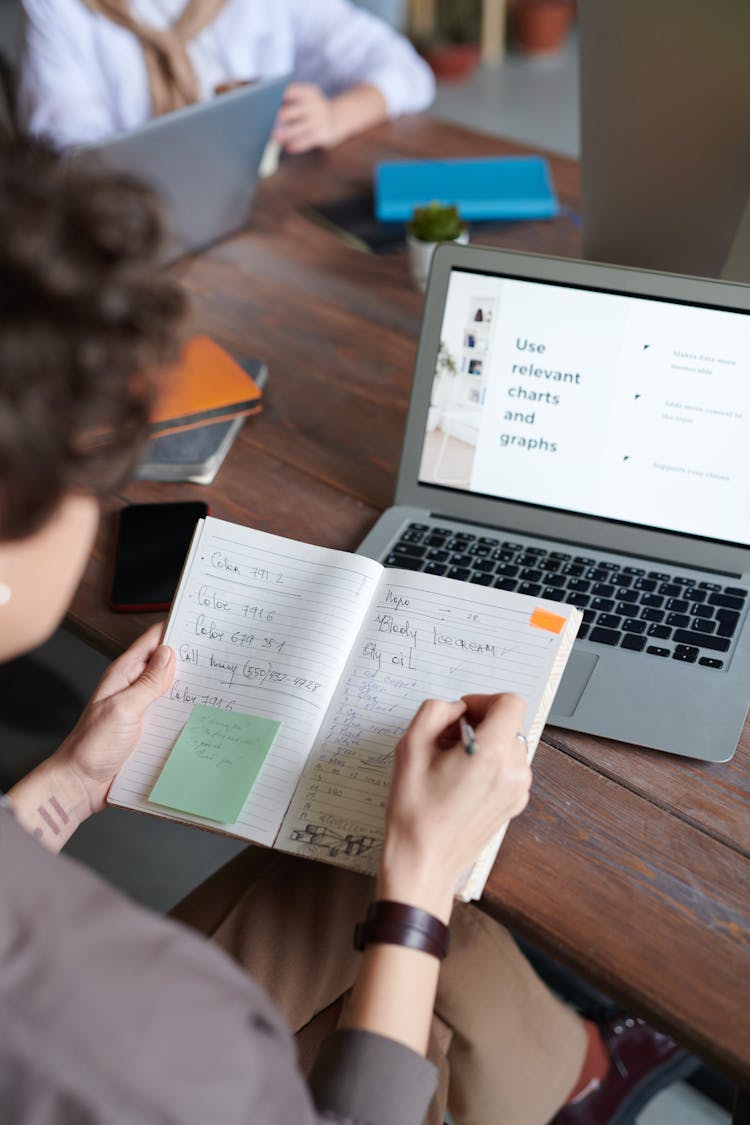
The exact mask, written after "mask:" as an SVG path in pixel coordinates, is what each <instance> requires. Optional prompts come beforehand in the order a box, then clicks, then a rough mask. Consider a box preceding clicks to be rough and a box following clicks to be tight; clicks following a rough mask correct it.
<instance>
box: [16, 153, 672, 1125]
mask: <svg viewBox="0 0 750 1125" xmlns="http://www.w3.org/2000/svg"><path fill="white" fill-rule="evenodd" d="M159 230H160V227H159V220H158V215H157V213H156V211H155V209H154V205H153V201H152V199H151V197H150V196H149V195H148V193H147V192H146V191H145V189H142V188H140V187H139V186H138V185H136V184H134V183H133V182H132V181H130V180H127V179H125V178H122V177H117V176H114V175H102V174H101V173H95V172H89V171H87V170H86V168H85V167H83V166H82V165H66V164H64V163H62V164H61V163H60V162H59V161H58V159H57V158H56V157H55V156H54V155H53V154H52V152H51V151H50V150H48V149H47V148H45V147H43V146H37V145H35V144H33V143H32V142H29V141H25V142H15V143H14V144H9V143H4V142H2V141H1V140H0V277H2V279H3V284H2V287H1V288H0V659H2V660H7V659H10V658H12V657H14V656H16V655H18V654H20V653H23V652H25V651H28V650H29V649H30V648H32V647H33V646H35V645H37V644H38V643H40V642H41V641H42V640H43V639H44V638H45V637H46V636H48V635H49V633H50V632H51V630H52V629H53V628H54V627H55V626H56V624H57V623H58V622H59V620H60V618H61V616H62V614H63V613H64V611H65V609H66V607H67V605H68V603H69V601H70V599H71V597H72V595H73V592H74V589H75V586H76V584H77V582H78V579H79V578H80V575H81V573H82V570H83V567H84V565H85V562H86V559H87V557H88V554H89V551H90V549H91V546H92V542H93V539H94V535H95V531H96V526H97V521H98V508H99V497H101V496H102V495H103V493H105V492H106V491H107V490H108V489H109V488H111V487H112V486H113V485H114V484H115V483H116V482H117V481H118V480H119V479H121V477H122V476H123V474H124V473H125V472H126V471H127V468H128V466H129V465H130V464H131V463H132V459H133V457H134V456H135V454H136V453H137V450H138V448H139V445H140V443H141V441H142V440H143V437H144V434H145V425H146V420H147V417H148V409H149V405H150V397H151V394H152V391H153V390H154V389H155V385H156V383H157V381H158V375H157V373H158V371H159V370H160V369H161V368H163V367H164V365H165V364H167V363H169V362H172V361H173V360H174V358H175V355H176V353H177V351H178V347H179V343H180V337H181V333H182V325H183V321H184V315H185V308H184V295H183V294H182V292H181V291H180V289H179V288H178V286H177V283H176V282H175V280H174V279H172V278H171V277H170V276H169V275H168V274H165V273H164V272H159V271H157V270H156V269H155V268H154V262H155V260H156V254H157V250H158V241H159ZM160 635H161V627H160V626H159V625H156V626H154V627H153V628H151V629H150V630H149V631H148V632H147V633H146V634H145V635H144V636H143V637H141V638H140V640H138V641H136V643H135V644H134V645H132V646H131V648H129V649H128V650H127V651H126V652H125V653H124V654H123V655H122V656H121V657H120V658H119V659H118V660H116V661H115V662H114V664H113V665H112V666H111V668H110V669H109V670H108V671H107V673H106V674H105V676H104V678H103V679H102V681H101V683H100V685H99V687H98V688H97V690H96V692H95V693H94V696H93V698H92V700H91V702H90V703H89V704H88V706H87V707H86V709H85V711H84V713H83V715H82V717H81V720H80V722H79V723H78V724H77V726H76V727H75V729H74V730H73V731H72V733H71V734H70V735H69V737H68V738H67V739H66V740H65V742H64V743H63V745H62V746H61V747H60V748H59V750H57V751H56V752H55V753H54V754H53V755H52V756H51V757H50V758H49V759H48V760H46V761H45V762H43V763H42V764H41V765H40V766H38V767H37V768H36V769H34V770H32V771H31V773H29V774H28V776H26V777H25V778H22V779H21V780H20V781H19V782H18V783H17V784H15V785H14V786H13V787H12V788H11V789H10V791H9V793H8V794H7V795H6V796H4V797H2V799H1V800H0V806H1V807H0V857H1V861H0V901H2V904H3V908H2V911H0V1105H2V1113H1V1114H0V1116H2V1118H3V1120H4V1121H5V1120H8V1121H13V1122H18V1123H19V1125H21V1123H22V1122H25V1121H32V1120H33V1121H44V1122H47V1123H50V1125H80V1123H81V1122H82V1121H86V1122H90V1123H92V1125H93V1123H101V1125H119V1123H123V1125H125V1123H128V1125H130V1123H132V1122H136V1121H137V1122H138V1123H139V1125H150V1123H152V1122H153V1123H154V1125H155V1123H156V1122H159V1123H161V1125H163V1123H169V1122H174V1123H175V1125H178V1123H179V1125H192V1123H193V1122H195V1123H196V1125H205V1123H206V1122H221V1123H222V1125H230V1123H232V1125H233V1123H237V1125H239V1123H241V1122H242V1123H244V1122H247V1123H248V1125H249V1123H250V1122H252V1123H253V1125H291V1123H294V1125H305V1123H310V1125H312V1123H314V1122H320V1125H323V1123H324V1122H327V1123H329V1125H333V1123H335V1122H341V1123H342V1125H344V1123H345V1122H349V1123H351V1122H354V1121H361V1122H364V1121H367V1122H369V1123H370V1125H392V1123H394V1122H399V1123H403V1125H417V1123H418V1122H420V1121H422V1120H423V1119H425V1120H427V1121H428V1122H429V1125H441V1123H442V1122H443V1120H444V1110H445V1105H446V1100H449V1101H450V1104H451V1106H452V1108H453V1111H454V1114H455V1118H456V1120H457V1121H458V1122H461V1123H462V1125H471V1123H474V1125H493V1123H494V1122H497V1121H498V1120H500V1121H503V1122H504V1123H507V1125H544V1123H545V1122H547V1121H548V1120H549V1119H550V1118H551V1117H552V1116H553V1115H554V1114H555V1113H557V1116H556V1117H555V1121H556V1122H558V1123H565V1125H570V1123H572V1122H576V1123H582V1122H584V1123H587V1125H591V1123H595V1122H596V1123H598V1122H604V1121H607V1120H609V1115H610V1113H611V1110H612V1107H613V1105H614V1106H616V1105H618V1104H621V1103H622V1102H623V1101H624V1100H625V1099H626V1098H630V1099H632V1098H633V1096H634V1095H637V1094H638V1093H639V1091H640V1090H642V1089H645V1088H646V1087H649V1088H651V1089H653V1088H656V1087H658V1086H659V1085H660V1084H661V1083H663V1082H664V1081H665V1080H666V1078H667V1076H668V1075H671V1074H673V1073H674V1072H675V1070H676V1068H678V1066H679V1065H681V1063H682V1061H683V1060H684V1052H681V1051H680V1050H679V1049H678V1048H677V1047H676V1046H675V1044H674V1043H672V1042H671V1040H669V1039H667V1038H666V1037H664V1036H659V1035H657V1034H656V1033H655V1032H653V1031H651V1030H650V1029H649V1028H647V1027H645V1026H643V1025H642V1024H639V1023H636V1022H635V1021H631V1024H630V1026H629V1027H627V1028H626V1025H625V1022H624V1021H620V1022H619V1024H615V1023H610V1024H609V1025H605V1026H604V1033H605V1037H604V1038H603V1037H602V1032H601V1031H600V1030H599V1029H598V1028H596V1027H595V1026H594V1024H590V1023H587V1022H585V1021H583V1020H581V1019H580V1018H579V1016H578V1015H577V1014H576V1013H575V1012H573V1011H572V1010H571V1009H569V1008H567V1007H566V1006H564V1005H563V1004H562V1003H560V1002H559V1001H558V1000H557V999H556V998H555V997H554V996H552V994H551V993H550V992H549V991H548V989H547V988H546V987H545V985H544V984H543V983H542V982H541V981H540V980H539V978H538V977H536V976H535V974H534V973H533V972H532V970H531V968H530V966H529V965H528V963H527V962H526V961H525V960H524V958H523V957H522V955H521V954H520V952H519V950H518V949H517V947H516V946H515V944H514V943H513V941H512V939H511V938H510V936H509V935H508V934H507V932H506V931H505V930H504V929H503V928H502V927H501V926H499V925H498V924H497V923H496V922H494V921H492V920H491V919H489V918H488V917H486V916H485V915H484V914H482V913H481V912H480V911H479V910H477V909H476V908H474V907H470V906H465V905H458V906H454V904H453V888H454V886H455V884H456V881H457V879H458V877H459V874H460V873H461V872H462V870H463V869H464V868H465V867H466V866H467V865H468V864H469V863H470V862H471V861H472V860H473V859H474V858H475V856H476V855H477V853H478V852H479V850H480V848H481V847H482V845H483V844H484V843H485V842H486V841H487V840H489V838H490V837H491V836H492V835H493V834H494V832H495V831H496V829H497V828H498V827H499V825H500V824H501V823H503V822H504V821H505V820H506V819H508V818H509V817H512V816H514V815H516V814H517V813H518V812H520V811H521V809H522V808H523V807H524V805H525V804H526V801H527V798H528V791H529V783H530V771H529V769H528V766H527V764H526V756H525V749H524V745H523V742H522V740H520V739H518V738H517V737H516V734H517V732H518V730H519V729H520V727H521V724H522V718H523V705H522V703H521V702H520V701H519V700H518V699H517V698H515V697H511V696H506V697H487V696H474V697H468V698H466V699H463V700H459V701H450V702H446V701H438V700H432V701H429V702H427V703H425V705H424V706H423V707H422V708H421V709H420V711H419V713H418V714H417V715H416V716H415V718H414V720H413V722H412V723H411V725H410V726H409V728H408V730H407V731H406V732H405V734H404V736H403V738H402V739H401V742H400V743H399V746H398V747H397V749H396V764H395V770H394V778H393V786H392V795H391V799H390V805H389V810H388V820H387V829H386V844H385V848H384V852H383V858H382V863H381V868H380V874H379V877H378V879H377V881H376V882H375V881H373V880H370V879H366V878H364V877H362V876H359V875H356V874H354V873H352V872H350V871H347V870H343V869H337V868H332V867H327V866H325V865H321V864H317V863H312V862H310V861H307V860H300V859H297V858H295V857H292V856H285V855H279V854H277V853H274V852H271V851H265V850H262V849H249V850H248V851H247V852H245V853H243V854H242V855H241V856H239V857H238V858H237V859H236V860H234V861H233V862H232V863H231V864H230V865H228V867H226V868H224V869H222V870H221V871H220V872H218V873H217V875H216V876H214V877H213V878H212V879H211V880H209V881H208V882H207V883H205V884H204V885H203V886H201V887H199V888H197V890H196V891H195V892H194V893H193V894H192V895H191V896H189V898H188V899H187V900H186V901H185V902H184V903H183V904H181V905H180V907H178V908H177V910H176V911H175V918H177V919H179V920H180V921H181V922H182V923H183V924H182V925H178V924H177V923H176V922H175V921H174V920H166V919H162V918H157V917H152V916H149V915H148V914H147V913H146V912H145V911H143V910H141V909H139V908H136V907H135V906H133V905H132V904H130V903H128V902H127V901H126V900H125V899H123V898H122V897H120V896H119V895H118V894H116V893H115V892H114V891H113V890H112V889H110V888H108V887H106V886H105V885H104V884H103V883H102V882H101V881H99V880H98V879H96V878H95V877H94V876H93V875H91V874H89V873H88V872H86V871H85V870H83V869H82V868H81V867H79V866H78V865H76V864H75V863H73V862H71V861H70V860H68V859H66V858H64V857H61V856H58V855H56V854H54V853H57V852H59V850H60V848H61V847H62V846H63V845H64V844H65V842H66V841H67V840H68V839H69V837H70V836H71V835H72V833H73V832H74V831H75V829H76V827H77V826H78V825H79V824H80V823H81V822H82V821H83V820H85V819H86V818H87V817H88V816H90V815H92V814H94V813H96V812H98V811H99V810H100V809H102V808H103V807H104V804H105V800H106V795H107V792H108V789H109V787H110V785H111V782H112V780H113V777H114V775H115V774H116V772H117V770H118V769H119V767H120V766H121V765H122V763H123V762H124V761H125V759H126V758H127V757H128V755H129V754H130V752H131V751H132V749H133V748H134V746H135V744H136V742H137V740H138V737H139V732H140V727H141V721H142V718H143V715H144V713H145V711H146V709H147V707H148V706H149V704H150V703H152V702H153V701H154V700H155V699H156V698H158V697H159V695H160V694H161V693H163V692H164V691H165V690H167V689H168V688H169V685H170V683H171V681H172V678H173V676H174V671H175V655H174V653H173V652H172V650H171V649H169V648H168V647H166V646H164V645H162V644H160ZM39 706H40V708H41V707H43V706H44V699H43V698H40V700H39ZM462 717H468V719H469V721H470V722H471V724H472V726H473V727H474V728H475V737H476V743H477V745H476V747H475V751H476V752H475V753H472V754H469V753H467V752H466V749H465V747H464V744H463V742H462V740H461V738H460V737H459V730H458V723H459V720H460V719H461V718H462ZM373 903H374V910H373V909H371V908H372V907H373ZM394 904H396V905H394ZM368 915H369V917H368ZM365 918H368V920H367V923H366V925H365V927H364V930H363V931H360V937H361V938H362V940H361V941H360V942H359V943H358V944H359V945H360V946H361V945H364V950H363V951H362V952H360V951H358V950H356V949H355V948H353V946H352V942H351V934H352V928H353V925H354V923H355V922H362V921H363V920H365ZM185 924H187V926H186V925H185ZM188 926H191V927H192V928H193V931H196V930H197V931H199V932H200V933H202V934H205V935H208V936H210V937H211V939H212V941H210V942H209V941H206V940H204V939H203V938H202V937H201V936H199V933H195V932H190V930H189V929H188V928H187V927H188ZM448 935H450V950H449V952H448V954H447V956H445V954H446V949H447V945H448ZM227 953H229V954H230V955H231V957H229V956H227ZM258 982H260V983H258ZM261 986H263V987H261ZM269 994H270V995H269ZM342 998H343V1004H342ZM274 1001H275V1003H274ZM282 1012H283V1016H282V1014H281V1013H282ZM283 1017H286V1021H287V1023H285V1020H284V1018H283ZM289 1024H290V1025H291V1027H292V1030H293V1031H294V1032H296V1033H297V1043H296V1048H297V1050H298V1051H299V1056H300V1060H301V1062H302V1064H303V1066H304V1069H305V1071H306V1072H309V1081H308V1082H307V1083H306V1082H305V1080H304V1079H303V1077H302V1075H301V1073H300V1071H299V1069H298V1065H297V1057H296V1053H295V1043H294V1040H293V1039H292V1035H291V1033H290V1031H289V1026H288V1025H289ZM605 1040H612V1041H613V1042H614V1044H615V1046H614V1048H613V1050H616V1052H617V1060H618V1063H617V1066H615V1065H614V1064H613V1063H612V1060H611V1058H610V1054H609V1049H608V1047H607V1045H606V1042H605ZM428 1059H429V1061H428ZM591 1090H593V1094H592V1093H591ZM566 1099H567V1100H568V1101H569V1102H570V1103H571V1104H569V1105H564V1103H565V1102H566ZM571 1114H572V1116H571ZM425 1115H427V1116H426V1117H425Z"/></svg>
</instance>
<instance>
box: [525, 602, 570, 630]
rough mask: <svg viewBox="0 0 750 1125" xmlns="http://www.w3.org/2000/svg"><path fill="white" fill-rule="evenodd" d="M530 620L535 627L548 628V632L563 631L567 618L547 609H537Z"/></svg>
mask: <svg viewBox="0 0 750 1125" xmlns="http://www.w3.org/2000/svg"><path fill="white" fill-rule="evenodd" d="M529 621H530V623H531V624H532V625H533V626H534V628H535V629H546V630H547V632H548V633H562V631H563V629H564V628H565V618H564V617H561V616H560V614H559V613H550V612H549V610H547V609H539V608H537V609H535V610H534V612H533V613H532V615H531V617H530V618H529Z"/></svg>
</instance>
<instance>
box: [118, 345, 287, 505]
mask: <svg viewBox="0 0 750 1125" xmlns="http://www.w3.org/2000/svg"><path fill="white" fill-rule="evenodd" d="M267 374H268V372H267V369H266V366H265V364H264V363H263V361H262V360H259V359H251V360H249V361H247V362H246V363H243V364H239V363H237V362H236V361H235V360H234V359H232V357H231V356H230V355H228V354H227V352H225V351H224V349H223V348H221V347H219V345H218V344H216V343H214V341H213V340H210V339H209V338H208V337H207V336H195V337H193V338H192V339H191V340H190V341H189V342H188V344H187V346H186V348H185V352H184V355H183V357H182V360H181V362H180V364H179V366H178V367H177V368H175V370H174V371H173V372H172V373H171V374H170V375H169V376H167V378H166V379H165V388H164V393H163V394H162V395H161V397H160V398H159V400H158V402H157V403H156V406H155V409H154V411H153V413H152V418H151V431H152V433H153V434H154V437H153V440H152V441H151V442H150V443H149V445H148V446H147V447H146V450H145V452H144V454H143V457H142V458H141V461H140V462H139V464H138V465H137V466H136V469H135V472H134V474H133V476H134V478H135V479H136V480H154V481H190V482H192V483H194V484H211V482H212V481H213V480H214V478H215V477H216V474H217V473H218V471H219V469H220V468H221V465H222V463H223V462H224V459H225V458H226V456H227V454H228V453H229V450H230V449H231V448H232V445H233V443H234V440H235V438H236V437H237V434H238V433H239V431H240V430H241V428H242V426H243V425H244V422H245V419H246V418H247V417H248V416H249V415H250V414H257V413H258V412H259V411H260V410H261V409H262V402H261V399H262V389H263V386H264V384H265V380H266V377H267Z"/></svg>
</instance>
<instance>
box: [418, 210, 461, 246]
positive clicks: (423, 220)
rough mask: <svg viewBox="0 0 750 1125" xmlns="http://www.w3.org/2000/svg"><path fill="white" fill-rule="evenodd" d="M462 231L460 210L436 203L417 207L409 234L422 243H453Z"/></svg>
mask: <svg viewBox="0 0 750 1125" xmlns="http://www.w3.org/2000/svg"><path fill="white" fill-rule="evenodd" d="M462 230H463V224H462V222H461V216H460V215H459V213H458V209H457V208H456V207H445V206H443V204H442V203H438V202H436V201H433V202H432V203H428V204H427V206H426V207H416V208H415V209H414V214H413V215H412V219H411V222H410V223H409V233H410V234H411V235H413V236H414V238H418V239H419V241H420V242H453V240H454V239H456V238H458V236H459V235H460V233H461V231H462Z"/></svg>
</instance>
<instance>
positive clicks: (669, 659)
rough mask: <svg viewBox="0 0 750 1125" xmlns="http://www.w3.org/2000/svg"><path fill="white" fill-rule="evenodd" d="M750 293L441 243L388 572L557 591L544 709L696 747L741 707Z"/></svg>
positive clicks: (376, 542)
mask: <svg viewBox="0 0 750 1125" xmlns="http://www.w3.org/2000/svg"><path fill="white" fill-rule="evenodd" d="M749 314H750V287H747V286H742V285H735V284H732V283H729V282H721V281H714V280H710V281H709V280H703V279H698V278H688V277H677V276H672V275H669V274H664V273H653V272H646V271H641V270H634V269H628V268H625V267H616V266H607V265H598V264H593V263H590V262H577V261H570V260H566V259H559V258H550V257H542V256H538V255H531V254H517V253H511V252H508V251H501V250H487V249H475V248H473V247H459V246H453V245H451V246H445V247H441V248H440V249H439V250H438V251H437V253H436V255H435V260H434V264H433V268H432V273H431V275H430V281H429V286H428V293H427V302H426V307H425V313H424V322H423V327H422V333H421V338H420V342H419V350H418V354H417V360H416V368H415V373H414V384H413V388H412V395H411V402H410V406H409V414H408V419H407V426H406V433H405V437H404V445H403V451H402V458H401V466H400V469H399V476H398V485H397V490H396V506H395V507H393V508H390V509H388V511H386V512H385V513H384V514H383V515H382V516H381V518H380V520H379V521H378V523H377V524H376V525H375V527H374V528H373V530H372V531H371V533H370V534H369V535H368V536H367V538H366V539H365V540H364V542H363V543H362V545H361V547H360V551H361V552H362V553H363V554H366V555H370V556H371V557H373V558H377V559H380V560H381V561H383V562H384V563H385V564H386V565H387V566H400V567H408V568H411V569H415V570H425V571H429V572H431V573H433V574H445V575H448V576H450V577H453V578H458V579H462V580H465V581H467V582H476V583H479V584H481V585H485V586H498V587H500V588H501V589H507V590H517V591H519V592H521V593H526V594H530V595H532V596H535V597H536V596H538V597H543V598H551V599H553V600H558V601H566V602H572V603H573V604H575V605H577V606H579V607H580V608H581V609H582V611H583V613H584V625H583V627H582V630H581V634H580V638H579V640H578V641H576V644H575V648H574V652H573V654H572V657H571V660H570V662H569V664H568V669H567V671H566V673H565V676H564V679H563V681H562V684H561V686H560V689H559V692H558V694H557V697H556V699H555V703H554V705H553V708H552V713H551V715H550V722H552V723H554V724H557V725H558V726H562V727H568V728H570V729H572V730H578V731H585V732H588V733H590V734H597V735H602V736H606V737H609V738H615V739H622V740H624V741H626V742H632V743H636V744H638V745H641V746H647V747H653V748H654V749H657V750H664V751H667V752H669V753H673V754H683V755H687V756H688V757H691V758H699V759H704V760H708V761H719V762H720V761H727V760H728V759H729V758H731V757H732V754H733V753H734V750H735V747H736V744H737V740H738V738H739V734H740V731H741V729H742V725H743V723H744V720H745V716H746V713H747V708H748V702H749V701H750V628H748V626H747V618H748V612H747V606H748V602H749V601H750V597H749V596H748V590H749V589H750V442H749V441H748V436H749V433H750V430H749V426H750V315H749Z"/></svg>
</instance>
